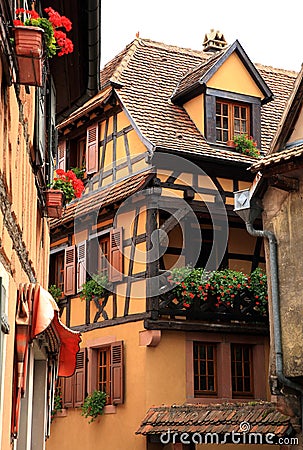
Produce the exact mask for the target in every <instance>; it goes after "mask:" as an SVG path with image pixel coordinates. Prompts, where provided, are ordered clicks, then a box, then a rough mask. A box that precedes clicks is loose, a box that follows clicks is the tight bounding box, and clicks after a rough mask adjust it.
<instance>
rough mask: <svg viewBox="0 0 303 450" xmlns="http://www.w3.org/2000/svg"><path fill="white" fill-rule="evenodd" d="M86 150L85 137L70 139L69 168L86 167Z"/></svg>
mask: <svg viewBox="0 0 303 450" xmlns="http://www.w3.org/2000/svg"><path fill="white" fill-rule="evenodd" d="M85 150H86V139H85V137H82V138H78V139H75V140H72V141H70V151H69V161H68V165H69V168H73V167H78V168H79V169H85V164H86V162H85Z"/></svg>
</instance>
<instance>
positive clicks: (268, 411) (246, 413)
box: [136, 401, 292, 436]
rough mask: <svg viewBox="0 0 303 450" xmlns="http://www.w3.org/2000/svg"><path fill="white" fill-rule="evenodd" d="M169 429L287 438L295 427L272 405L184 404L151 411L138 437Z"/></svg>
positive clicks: (254, 403) (156, 408)
mask: <svg viewBox="0 0 303 450" xmlns="http://www.w3.org/2000/svg"><path fill="white" fill-rule="evenodd" d="M241 424H242V425H243V424H247V425H246V426H247V429H246V430H244V429H241ZM168 430H169V431H170V433H180V434H182V433H188V434H193V433H200V434H201V435H202V434H203V435H204V434H206V433H213V434H214V433H217V434H218V435H219V434H225V433H232V432H234V433H238V432H241V431H242V432H243V431H245V432H250V433H261V434H266V433H272V434H274V435H275V436H285V435H289V434H290V433H291V432H292V426H291V423H290V417H288V416H285V415H284V414H282V413H280V412H279V411H278V410H277V408H276V405H275V404H274V403H270V402H263V401H257V402H253V404H252V402H251V403H249V402H247V403H221V404H208V405H202V404H185V405H180V406H179V405H173V406H159V407H152V408H150V409H149V410H148V411H147V413H146V415H145V417H144V418H143V420H142V423H141V425H140V427H139V429H138V430H137V432H136V434H143V435H160V434H162V433H167V432H168Z"/></svg>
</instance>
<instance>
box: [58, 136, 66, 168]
mask: <svg viewBox="0 0 303 450" xmlns="http://www.w3.org/2000/svg"><path fill="white" fill-rule="evenodd" d="M57 169H62V170H64V171H65V170H66V141H62V142H60V143H59V145H58V162H57Z"/></svg>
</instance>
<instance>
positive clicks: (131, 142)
mask: <svg viewBox="0 0 303 450" xmlns="http://www.w3.org/2000/svg"><path fill="white" fill-rule="evenodd" d="M129 125H130V121H129V119H128V118H127V116H126V114H125V113H124V112H123V111H121V112H119V113H118V114H117V132H119V131H121V130H123V129H124V128H126V127H128V126H129ZM113 126H114V125H113V116H111V117H109V122H108V131H107V136H109V135H110V134H111V133H112V132H113ZM105 128H106V125H105V121H103V122H101V124H100V127H99V132H100V139H101V140H103V139H104V136H105ZM126 136H127V140H128V146H129V153H130V157H131V158H133V157H134V156H137V155H140V154H144V153H146V147H145V145H144V144H143V143H142V142H141V141H140V138H139V136H138V134H137V133H136V131H135V130H130V131H128V132H127V133H126ZM103 148H104V146H101V147H100V152H99V157H100V161H99V165H100V167H101V159H102V154H103ZM115 161H116V164H115V165H116V166H119V165H121V164H123V163H125V162H126V161H127V153H126V148H125V141H124V135H122V136H118V137H117V139H116V160H115ZM112 167H113V140H110V141H108V142H107V144H106V150H105V159H104V171H105V172H106V171H108V170H111V169H112ZM145 167H147V164H146V162H145V161H144V160H143V161H140V162H137V163H134V164H133V172H136V171H137V170H140V169H143V168H145ZM127 175H129V169H128V167H125V168H122V169H119V170H117V172H116V180H119V179H121V178H123V177H125V176H127ZM112 182H113V176H112V175H109V176H107V177H106V178H104V180H103V181H102V185H103V186H106V185H107V184H109V183H112ZM97 188H98V183H95V186H94V189H97Z"/></svg>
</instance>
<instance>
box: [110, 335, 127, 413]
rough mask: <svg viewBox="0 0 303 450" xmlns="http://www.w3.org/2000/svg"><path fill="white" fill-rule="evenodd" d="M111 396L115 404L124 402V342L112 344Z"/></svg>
mask: <svg viewBox="0 0 303 450" xmlns="http://www.w3.org/2000/svg"><path fill="white" fill-rule="evenodd" d="M111 390H112V392H111V398H112V403H113V405H118V404H120V403H123V400H124V399H123V397H124V380H123V342H122V341H118V342H114V343H112V344H111Z"/></svg>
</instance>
